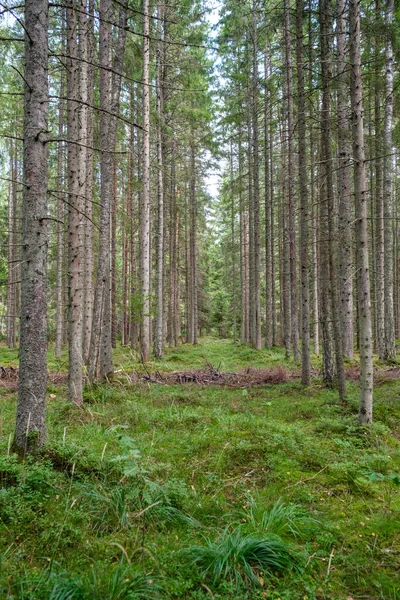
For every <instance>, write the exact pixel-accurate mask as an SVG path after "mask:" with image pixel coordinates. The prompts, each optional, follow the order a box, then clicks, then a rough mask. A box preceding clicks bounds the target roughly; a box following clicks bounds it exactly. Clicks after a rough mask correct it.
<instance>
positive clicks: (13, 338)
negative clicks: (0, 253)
mask: <svg viewBox="0 0 400 600" xmlns="http://www.w3.org/2000/svg"><path fill="white" fill-rule="evenodd" d="M10 179H11V181H10V184H9V195H8V270H7V325H6V329H7V346H8V347H9V348H15V346H16V343H17V328H16V318H17V277H16V273H17V268H18V257H17V256H18V255H17V251H16V250H17V247H18V234H17V227H16V224H17V181H18V162H17V149H16V145H15V142H14V140H11V143H10Z"/></svg>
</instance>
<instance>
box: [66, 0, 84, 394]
mask: <svg viewBox="0 0 400 600" xmlns="http://www.w3.org/2000/svg"><path fill="white" fill-rule="evenodd" d="M76 8H77V7H76V0H69V1H68V4H67V50H68V70H67V97H68V102H67V121H68V127H67V129H68V139H69V140H71V141H72V142H77V141H79V139H80V136H81V131H80V126H81V109H82V105H80V104H79V86H78V84H79V63H78V45H77V36H78V23H77V11H76ZM83 150H84V149H83V148H82V146H79V145H78V144H76V143H70V144H68V202H69V206H68V265H69V312H68V344H69V345H68V351H69V369H68V398H69V400H70V402H73V403H74V404H81V403H82V402H83V395H82V394H83V370H82V366H83V357H82V326H83V246H82V244H83V199H82V188H81V183H82V180H81V169H82V165H83V161H84V155H83V154H84V153H83Z"/></svg>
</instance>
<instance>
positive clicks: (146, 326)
mask: <svg viewBox="0 0 400 600" xmlns="http://www.w3.org/2000/svg"><path fill="white" fill-rule="evenodd" d="M149 10H150V8H149V0H143V12H144V14H145V17H144V29H143V34H144V38H143V78H142V79H143V128H144V131H143V190H142V210H141V214H140V217H141V219H140V220H141V223H140V227H141V249H140V263H141V264H140V272H141V292H142V322H141V332H140V353H141V358H142V360H143V361H144V362H146V361H148V360H149V359H150V260H151V259H150V87H149V77H150V37H149V34H150V15H149Z"/></svg>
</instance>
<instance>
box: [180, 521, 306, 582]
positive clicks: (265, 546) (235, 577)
mask: <svg viewBox="0 0 400 600" xmlns="http://www.w3.org/2000/svg"><path fill="white" fill-rule="evenodd" d="M184 553H186V554H187V556H188V557H189V559H190V560H191V561H192V564H193V566H195V567H196V568H197V569H199V572H200V574H201V576H202V578H205V579H207V578H209V579H210V580H211V581H212V583H214V584H217V583H219V582H220V581H221V580H228V581H229V582H230V583H231V584H234V585H235V587H236V586H240V585H241V584H248V583H250V584H251V585H261V583H260V578H262V577H263V576H267V577H268V576H271V575H272V574H274V573H275V572H278V573H281V572H283V571H286V570H287V569H290V568H296V567H297V565H298V560H297V559H296V558H295V556H294V555H293V554H292V553H291V551H290V548H289V546H287V544H285V543H284V542H283V541H282V540H279V539H277V538H267V537H260V536H256V535H255V534H252V535H248V534H245V533H244V531H243V530H242V529H241V528H238V529H237V530H236V531H233V532H231V531H229V530H226V531H224V533H223V534H222V535H221V537H220V538H218V539H217V540H210V539H206V540H205V545H204V546H192V547H190V548H188V549H187V550H185V551H184Z"/></svg>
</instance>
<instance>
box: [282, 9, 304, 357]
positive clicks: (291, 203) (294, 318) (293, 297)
mask: <svg viewBox="0 0 400 600" xmlns="http://www.w3.org/2000/svg"><path fill="white" fill-rule="evenodd" d="M284 10H285V71H286V92H287V125H288V134H287V137H288V190H287V191H288V234H289V252H290V304H291V307H290V310H291V341H292V347H293V358H294V360H295V361H296V362H297V361H299V360H300V352H299V316H298V312H299V311H298V300H297V260H296V218H295V199H294V118H293V75H292V51H291V35H290V14H289V0H285V3H284Z"/></svg>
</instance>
